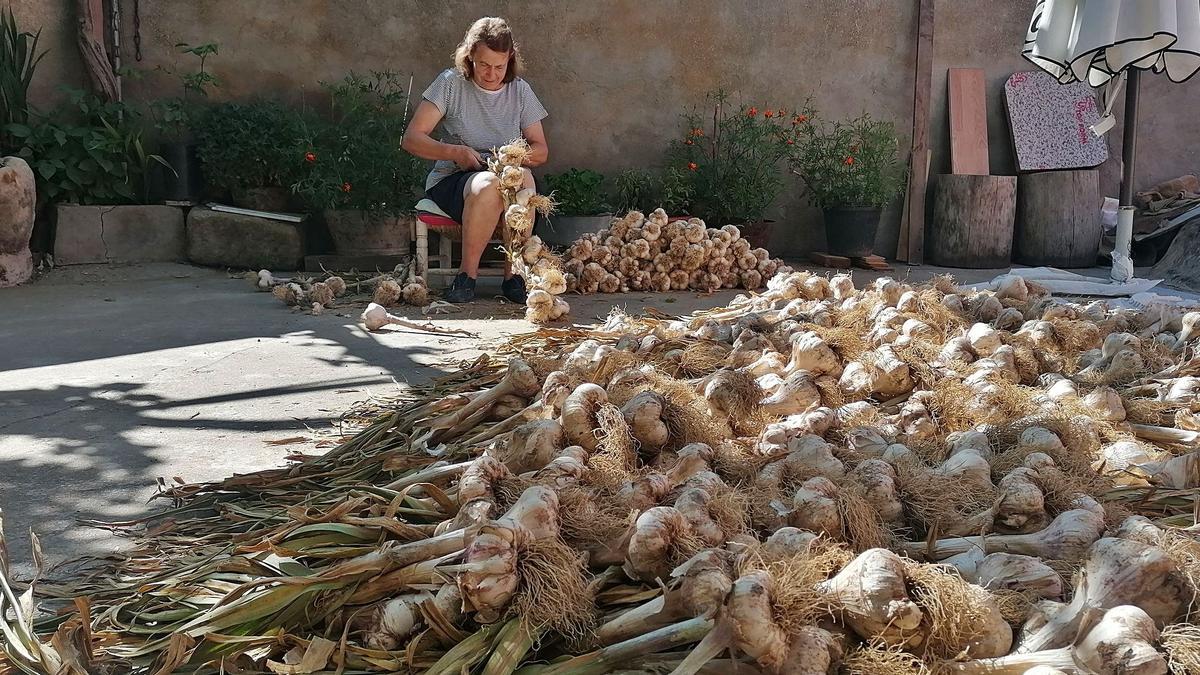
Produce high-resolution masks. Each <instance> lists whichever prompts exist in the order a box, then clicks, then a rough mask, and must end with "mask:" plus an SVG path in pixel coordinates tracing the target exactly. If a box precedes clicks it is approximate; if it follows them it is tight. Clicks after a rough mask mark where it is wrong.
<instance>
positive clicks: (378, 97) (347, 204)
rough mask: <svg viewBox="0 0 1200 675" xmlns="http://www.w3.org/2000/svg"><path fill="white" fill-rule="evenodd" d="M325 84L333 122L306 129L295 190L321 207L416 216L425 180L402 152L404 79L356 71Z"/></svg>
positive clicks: (316, 123)
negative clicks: (407, 213) (402, 213)
mask: <svg viewBox="0 0 1200 675" xmlns="http://www.w3.org/2000/svg"><path fill="white" fill-rule="evenodd" d="M322 86H324V87H325V88H326V89H327V90H328V92H329V94H330V111H329V116H328V118H324V119H319V120H311V121H309V122H308V123H307V124H306V131H305V133H304V134H303V136H302V140H301V142H300V143H299V144H298V146H297V147H296V151H295V153H294V157H293V158H292V161H293V162H296V163H298V164H299V165H300V167H301V172H300V175H301V177H300V179H299V180H298V181H297V182H296V183H295V184H294V185H293V186H292V187H293V190H294V191H295V192H296V193H297V194H299V195H300V196H301V197H302V198H303V199H304V200H305V201H306V202H308V204H309V205H310V206H312V207H313V208H317V209H358V210H365V211H373V212H383V213H399V212H403V211H408V210H411V209H412V206H413V203H414V202H415V200H416V198H417V197H418V195H420V194H421V189H420V188H421V185H422V183H423V180H424V177H425V176H424V171H423V169H422V166H421V163H420V161H419V160H418V159H417V158H416V157H414V156H413V155H410V154H409V153H407V152H405V151H403V150H401V149H400V141H401V140H402V139H403V137H404V129H405V126H406V125H407V123H408V115H407V110H408V106H407V103H408V97H407V94H406V93H405V91H404V88H403V86H402V83H401V80H400V77H399V76H398V75H396V74H395V73H392V72H388V71H384V72H371V73H370V75H367V76H364V75H359V74H355V73H351V74H350V75H348V76H347V77H346V78H345V79H344V80H342V82H340V83H338V84H327V83H322Z"/></svg>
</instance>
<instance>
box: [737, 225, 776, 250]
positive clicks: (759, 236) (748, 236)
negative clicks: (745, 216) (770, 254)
mask: <svg viewBox="0 0 1200 675" xmlns="http://www.w3.org/2000/svg"><path fill="white" fill-rule="evenodd" d="M737 227H738V229H739V230H741V231H742V239H745V240H746V241H748V242H750V246H751V248H764V249H768V250H769V247H770V244H771V232H772V230H774V229H775V221H774V220H766V219H764V220H751V221H746V222H742V223H737Z"/></svg>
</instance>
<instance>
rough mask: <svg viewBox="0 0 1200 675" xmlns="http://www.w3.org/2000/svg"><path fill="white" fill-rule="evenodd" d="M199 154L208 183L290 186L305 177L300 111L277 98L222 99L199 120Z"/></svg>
mask: <svg viewBox="0 0 1200 675" xmlns="http://www.w3.org/2000/svg"><path fill="white" fill-rule="evenodd" d="M194 127H195V133H196V142H197V153H198V154H199V156H200V161H201V162H202V163H203V165H204V178H205V181H206V182H207V183H208V185H209V187H211V188H216V189H219V190H229V191H234V190H237V189H239V188H240V189H248V188H262V187H279V186H286V187H290V186H291V185H292V184H293V183H294V182H295V181H296V180H298V179H299V178H300V175H299V171H300V164H299V162H298V161H297V157H296V155H297V148H298V147H300V146H302V145H303V143H304V134H305V131H306V125H305V121H304V119H303V118H302V114H301V112H300V111H299V110H298V109H296V108H292V107H289V106H286V105H284V104H282V103H280V102H277V101H258V102H253V103H223V104H220V105H217V106H214V107H212V108H210V109H208V110H207V111H206V112H205V113H204V115H202V116H200V117H199V119H198V120H196V122H195V125H194Z"/></svg>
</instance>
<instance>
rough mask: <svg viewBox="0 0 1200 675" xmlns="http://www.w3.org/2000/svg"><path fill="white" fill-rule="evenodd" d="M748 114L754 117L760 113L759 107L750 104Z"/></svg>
mask: <svg viewBox="0 0 1200 675" xmlns="http://www.w3.org/2000/svg"><path fill="white" fill-rule="evenodd" d="M746 114H747V115H749V116H751V117H754V116H755V115H757V114H758V108H755V107H754V106H750V109H749V110H747V111H746Z"/></svg>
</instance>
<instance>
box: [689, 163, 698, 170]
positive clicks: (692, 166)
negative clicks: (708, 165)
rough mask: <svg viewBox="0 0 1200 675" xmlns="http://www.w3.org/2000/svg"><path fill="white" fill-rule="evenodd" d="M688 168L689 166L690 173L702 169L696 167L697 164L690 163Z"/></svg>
mask: <svg viewBox="0 0 1200 675" xmlns="http://www.w3.org/2000/svg"><path fill="white" fill-rule="evenodd" d="M687 166H688V171H695V170H696V169H698V168H700V167H699V166H697V165H696V163H695V162H688V165H687Z"/></svg>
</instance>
